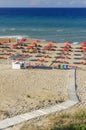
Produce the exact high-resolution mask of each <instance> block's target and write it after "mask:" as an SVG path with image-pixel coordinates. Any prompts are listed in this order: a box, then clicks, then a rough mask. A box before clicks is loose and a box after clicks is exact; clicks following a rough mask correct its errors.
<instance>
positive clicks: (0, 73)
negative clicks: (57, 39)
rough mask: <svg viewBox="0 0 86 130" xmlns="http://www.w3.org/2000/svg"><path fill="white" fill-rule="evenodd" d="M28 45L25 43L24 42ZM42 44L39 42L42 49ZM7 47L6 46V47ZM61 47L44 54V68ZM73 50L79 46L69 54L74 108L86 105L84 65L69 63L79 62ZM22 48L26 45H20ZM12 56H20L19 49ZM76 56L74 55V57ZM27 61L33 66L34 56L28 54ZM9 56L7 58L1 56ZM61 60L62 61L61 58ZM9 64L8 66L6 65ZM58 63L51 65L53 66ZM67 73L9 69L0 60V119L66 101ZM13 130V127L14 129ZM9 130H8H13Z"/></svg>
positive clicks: (65, 71) (43, 44) (78, 57)
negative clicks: (73, 71) (73, 68)
mask: <svg viewBox="0 0 86 130" xmlns="http://www.w3.org/2000/svg"><path fill="white" fill-rule="evenodd" d="M25 44H27V45H28V43H25ZM45 44H46V43H45V42H41V43H39V45H41V46H42V47H43V46H45ZM8 46H9V45H8ZM62 46H63V44H59V43H56V44H55V48H54V49H55V50H54V51H46V54H43V53H42V54H40V55H41V58H40V57H38V58H40V59H42V58H44V56H43V55H49V56H50V57H51V58H44V59H45V60H46V62H45V63H44V65H48V66H49V65H50V64H52V63H53V61H56V60H59V59H60V58H58V59H57V58H56V57H57V56H59V55H60V54H59V53H61V49H62V48H61V47H62ZM76 47H80V45H72V52H70V55H69V57H70V58H69V59H67V61H69V63H70V65H75V66H77V67H78V68H77V71H76V85H77V88H76V92H77V95H78V97H79V99H80V103H79V104H78V105H77V106H78V107H80V108H81V107H85V106H86V65H81V64H73V62H81V58H82V56H83V54H82V52H79V51H78V50H79V49H77V48H76ZM24 49H26V46H24ZM8 50H9V48H0V53H1V54H2V53H3V52H4V51H8ZM14 50H15V51H16V54H21V52H22V49H14ZM76 54H78V56H77V55H76ZM30 55H31V56H30V57H29V58H28V59H29V61H30V63H31V64H33V65H34V59H35V60H36V59H37V56H38V54H37V53H31V54H30ZM5 56H7V57H9V55H5ZM62 60H65V59H62ZM8 63H10V64H8ZM56 65H58V63H53V64H52V66H56ZM67 83H68V71H67V70H58V69H52V70H45V69H26V70H13V69H12V67H11V60H9V59H8V60H2V59H1V60H0V119H1V120H2V119H4V118H7V117H12V116H15V115H18V114H21V113H25V112H29V111H32V110H36V109H39V108H43V107H45V108H46V107H47V106H50V105H54V104H56V103H59V102H63V101H65V100H67V99H68V95H67ZM14 129H15V130H17V128H14ZM14 129H12V130H14Z"/></svg>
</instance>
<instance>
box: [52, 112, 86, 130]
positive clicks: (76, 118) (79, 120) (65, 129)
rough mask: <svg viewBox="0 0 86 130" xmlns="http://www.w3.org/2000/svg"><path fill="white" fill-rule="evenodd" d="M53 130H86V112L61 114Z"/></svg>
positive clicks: (55, 120)
mask: <svg viewBox="0 0 86 130" xmlns="http://www.w3.org/2000/svg"><path fill="white" fill-rule="evenodd" d="M51 130H86V111H85V110H79V111H77V112H75V113H74V114H67V113H61V114H59V116H58V117H56V118H55V119H54V125H53V127H52V128H51Z"/></svg>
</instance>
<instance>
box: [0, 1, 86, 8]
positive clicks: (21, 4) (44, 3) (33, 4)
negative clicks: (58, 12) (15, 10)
mask: <svg viewBox="0 0 86 130" xmlns="http://www.w3.org/2000/svg"><path fill="white" fill-rule="evenodd" d="M0 7H86V0H0Z"/></svg>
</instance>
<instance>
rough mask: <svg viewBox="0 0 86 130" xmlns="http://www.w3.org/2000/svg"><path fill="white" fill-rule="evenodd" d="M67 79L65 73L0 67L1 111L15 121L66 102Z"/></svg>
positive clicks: (6, 66) (7, 66) (66, 73)
mask: <svg viewBox="0 0 86 130" xmlns="http://www.w3.org/2000/svg"><path fill="white" fill-rule="evenodd" d="M67 79H68V72H66V71H65V70H64V71H61V70H54V69H53V70H42V69H32V70H13V69H11V66H9V65H3V66H2V65H0V110H3V111H5V112H8V114H7V116H8V115H9V116H10V117H11V116H14V115H17V114H21V113H25V112H28V111H32V110H35V109H39V108H42V107H47V106H49V105H52V104H56V103H58V102H62V101H65V100H67V98H68V97H67Z"/></svg>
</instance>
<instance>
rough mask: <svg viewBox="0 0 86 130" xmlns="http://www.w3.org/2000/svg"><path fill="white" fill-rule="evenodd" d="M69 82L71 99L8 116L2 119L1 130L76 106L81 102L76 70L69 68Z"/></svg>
mask: <svg viewBox="0 0 86 130" xmlns="http://www.w3.org/2000/svg"><path fill="white" fill-rule="evenodd" d="M69 71H70V74H69V83H68V95H69V100H67V101H65V102H63V103H59V104H56V105H54V106H51V107H48V108H47V109H39V110H36V111H32V112H28V113H25V114H21V115H18V116H15V117H12V118H7V119H4V120H2V121H0V130H2V129H5V128H7V127H10V126H13V125H16V124H19V123H22V122H25V121H28V120H31V119H33V118H37V117H40V116H43V115H47V114H50V113H53V112H57V111H58V112H59V111H61V110H65V109H67V108H69V107H72V106H74V105H75V104H77V103H78V102H79V100H78V98H77V96H76V90H75V84H76V83H75V70H69Z"/></svg>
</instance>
